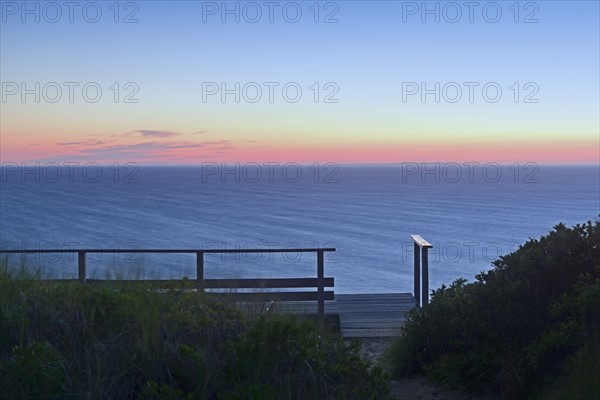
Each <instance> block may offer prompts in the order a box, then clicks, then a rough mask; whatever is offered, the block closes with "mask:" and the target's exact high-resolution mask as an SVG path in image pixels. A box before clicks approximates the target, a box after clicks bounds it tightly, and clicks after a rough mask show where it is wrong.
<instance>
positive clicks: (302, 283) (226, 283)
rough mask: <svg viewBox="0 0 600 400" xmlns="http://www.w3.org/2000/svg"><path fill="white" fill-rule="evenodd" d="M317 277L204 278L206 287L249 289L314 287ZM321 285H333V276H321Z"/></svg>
mask: <svg viewBox="0 0 600 400" xmlns="http://www.w3.org/2000/svg"><path fill="white" fill-rule="evenodd" d="M317 283H318V280H317V278H268V279H205V280H204V287H205V288H207V289H230V288H231V289H251V288H256V289H259V288H303V287H310V288H316V287H317ZM323 286H325V287H333V286H334V279H333V278H323Z"/></svg>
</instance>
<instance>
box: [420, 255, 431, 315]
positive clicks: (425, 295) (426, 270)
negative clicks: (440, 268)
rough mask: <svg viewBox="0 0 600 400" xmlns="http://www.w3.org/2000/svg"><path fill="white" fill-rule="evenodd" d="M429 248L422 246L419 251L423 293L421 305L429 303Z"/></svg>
mask: <svg viewBox="0 0 600 400" xmlns="http://www.w3.org/2000/svg"><path fill="white" fill-rule="evenodd" d="M428 250H429V247H427V246H423V247H422V248H421V251H422V252H423V255H422V256H421V262H422V267H421V268H422V275H423V291H422V292H421V294H422V295H423V300H422V301H421V304H422V305H425V304H428V303H429V254H428Z"/></svg>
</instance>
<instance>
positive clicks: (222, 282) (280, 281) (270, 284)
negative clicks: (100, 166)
mask: <svg viewBox="0 0 600 400" xmlns="http://www.w3.org/2000/svg"><path fill="white" fill-rule="evenodd" d="M332 251H335V248H303V249H221V250H219V249H205V250H198V249H133V250H131V249H69V250H67V249H53V250H41V249H40V250H0V254H35V253H38V254H39V253H72V254H74V253H76V254H77V281H79V282H81V283H82V284H85V283H88V282H91V281H93V282H94V283H110V282H115V281H111V280H96V279H94V280H91V279H88V278H87V272H86V255H87V254H88V253H128V254H131V253H155V254H164V253H167V254H196V279H195V283H196V284H195V287H196V288H197V289H253V288H254V289H264V288H309V287H310V288H316V289H317V291H316V292H310V291H296V292H290V291H285V292H237V293H233V292H230V293H223V294H222V295H226V296H229V297H233V298H234V299H235V301H263V300H270V299H275V300H281V301H286V300H287V301H309V300H316V301H317V310H318V314H319V319H320V320H323V318H324V315H325V300H333V298H334V294H333V291H325V287H333V286H334V281H333V278H331V277H328V278H325V253H326V252H332ZM223 253H238V254H239V253H316V255H317V277H316V278H272V279H205V278H204V261H205V260H204V258H205V257H204V255H205V254H223ZM65 280H66V279H65ZM169 281H172V280H142V281H139V280H127V282H128V283H135V282H146V283H150V284H160V283H165V282H169ZM190 281H192V282H193V281H194V280H190ZM217 295H218V294H217Z"/></svg>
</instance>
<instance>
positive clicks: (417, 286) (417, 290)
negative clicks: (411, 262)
mask: <svg viewBox="0 0 600 400" xmlns="http://www.w3.org/2000/svg"><path fill="white" fill-rule="evenodd" d="M414 252H415V276H414V288H413V296H414V297H415V300H417V306H419V305H421V271H420V268H421V248H420V247H419V245H418V244H417V243H415V244H414Z"/></svg>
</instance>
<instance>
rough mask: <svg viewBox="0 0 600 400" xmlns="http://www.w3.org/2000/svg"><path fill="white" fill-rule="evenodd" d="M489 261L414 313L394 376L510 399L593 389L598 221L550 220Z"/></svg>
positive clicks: (598, 336) (599, 348)
mask: <svg viewBox="0 0 600 400" xmlns="http://www.w3.org/2000/svg"><path fill="white" fill-rule="evenodd" d="M494 266H495V267H494V268H493V269H492V270H490V271H487V272H483V273H481V274H479V275H477V277H476V280H475V282H473V283H467V282H466V281H465V280H464V279H459V280H456V281H455V282H454V283H452V284H451V285H450V286H448V287H446V286H442V287H441V288H440V289H437V290H435V291H433V293H432V297H431V303H430V304H428V305H427V306H426V307H424V308H423V309H414V310H412V311H411V313H410V314H409V316H408V318H407V321H406V325H405V327H404V329H403V334H402V336H401V337H400V338H399V339H398V340H397V341H396V342H395V343H394V345H393V347H392V349H391V350H390V352H389V354H388V360H389V362H390V364H391V366H392V368H393V370H394V373H395V375H396V376H405V375H410V374H413V373H423V372H424V373H426V374H427V375H429V376H430V377H431V378H432V379H433V380H434V381H437V382H438V383H441V384H445V385H448V386H453V387H460V388H468V389H471V390H474V391H477V392H480V393H485V394H488V395H492V396H497V397H501V398H510V399H516V398H527V397H536V396H539V398H553V397H556V398H570V399H577V398H595V396H598V395H600V386H599V385H600V384H599V383H598V382H599V380H598V376H600V373H599V372H600V223H598V222H596V223H592V222H588V223H587V224H584V225H577V226H575V227H573V228H567V227H566V226H565V225H563V224H560V225H557V226H556V227H555V228H554V230H553V231H551V232H550V233H549V234H547V235H546V236H543V237H542V238H540V239H539V240H534V239H530V240H529V241H528V242H526V243H525V244H523V245H521V246H520V247H519V249H518V250H517V251H515V252H513V253H511V254H508V255H506V256H503V257H501V258H500V259H499V260H497V261H495V262H494ZM596 398H597V397H596Z"/></svg>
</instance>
